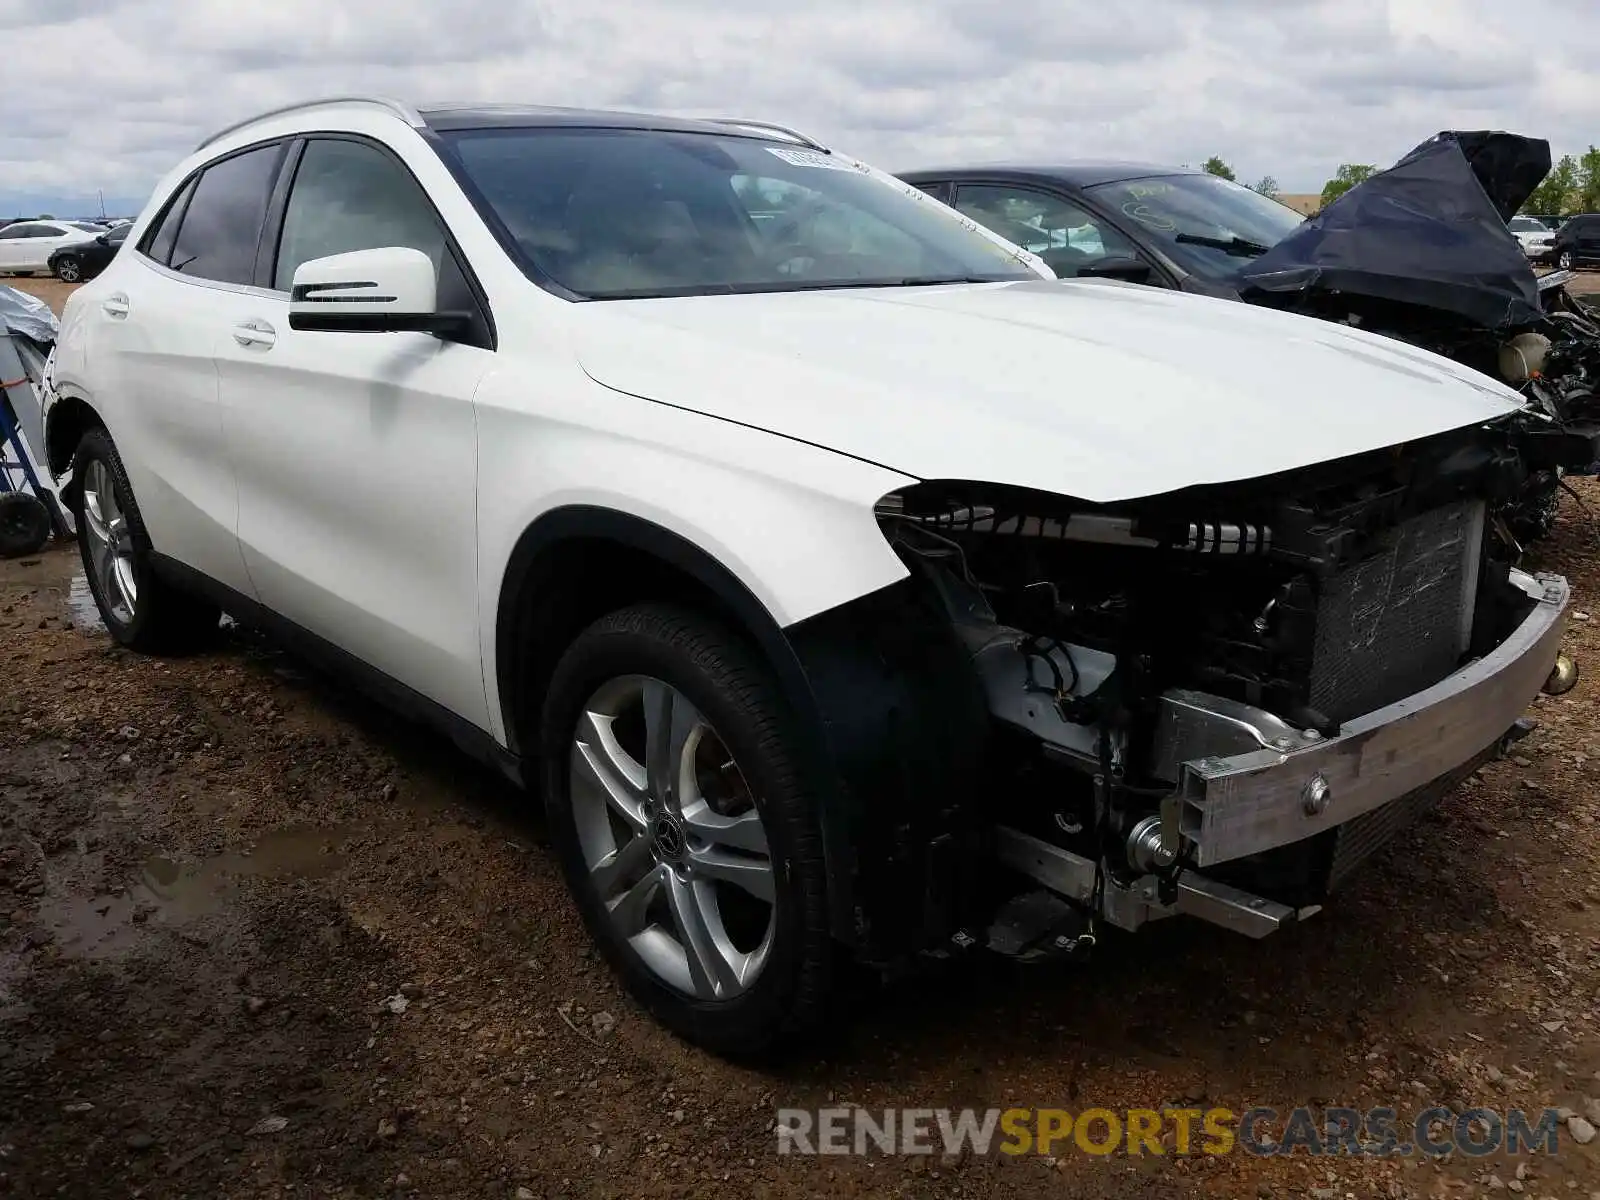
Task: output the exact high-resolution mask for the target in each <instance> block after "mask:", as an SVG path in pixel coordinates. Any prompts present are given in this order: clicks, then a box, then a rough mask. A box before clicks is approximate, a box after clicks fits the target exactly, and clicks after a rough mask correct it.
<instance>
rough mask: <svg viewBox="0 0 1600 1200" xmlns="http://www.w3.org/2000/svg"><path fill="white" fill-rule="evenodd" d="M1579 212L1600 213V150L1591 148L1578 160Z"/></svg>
mask: <svg viewBox="0 0 1600 1200" xmlns="http://www.w3.org/2000/svg"><path fill="white" fill-rule="evenodd" d="M1577 211H1578V212H1586V213H1590V212H1600V150H1596V149H1595V148H1594V147H1593V146H1590V147H1589V148H1588V149H1587V150H1585V151H1584V154H1583V157H1582V158H1580V159H1579V160H1578V208H1577Z"/></svg>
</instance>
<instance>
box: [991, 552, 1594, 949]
mask: <svg viewBox="0 0 1600 1200" xmlns="http://www.w3.org/2000/svg"><path fill="white" fill-rule="evenodd" d="M1514 578H1515V580H1516V582H1517V583H1518V585H1519V586H1520V587H1521V588H1522V589H1523V591H1524V592H1525V594H1527V595H1528V597H1529V599H1530V601H1531V605H1530V607H1529V610H1528V612H1527V614H1526V615H1525V616H1524V617H1523V619H1522V621H1521V623H1520V624H1519V625H1518V626H1517V628H1516V629H1515V630H1514V631H1513V632H1512V634H1511V635H1510V636H1509V637H1507V638H1506V640H1505V641H1504V642H1502V643H1501V644H1500V645H1499V646H1498V647H1496V648H1495V649H1494V650H1493V651H1491V652H1490V653H1489V654H1487V655H1485V656H1484V657H1483V658H1481V659H1478V660H1477V661H1475V662H1473V663H1470V664H1468V665H1467V666H1465V667H1463V668H1461V669H1460V670H1459V671H1457V672H1455V673H1454V674H1453V675H1451V676H1450V677H1449V678H1447V679H1444V680H1442V681H1440V682H1439V683H1438V684H1435V685H1434V686H1433V687H1431V688H1428V689H1426V690H1424V691H1422V692H1419V693H1417V694H1416V695H1413V696H1409V697H1407V698H1406V699H1404V700H1401V701H1399V702H1397V703H1395V704H1391V705H1388V706H1386V707H1384V708H1381V709H1378V710H1376V711H1374V712H1371V713H1368V714H1366V715H1365V716H1363V717H1359V718H1356V719H1353V720H1351V721H1348V722H1346V723H1345V726H1344V728H1343V730H1342V731H1341V732H1340V734H1339V736H1337V737H1331V738H1320V737H1318V736H1317V735H1316V734H1315V733H1307V732H1305V731H1300V730H1295V729H1293V728H1292V727H1290V726H1287V725H1285V724H1284V723H1283V722H1281V721H1279V720H1277V718H1275V717H1272V716H1270V715H1269V714H1267V713H1263V712H1260V711H1259V710H1256V709H1252V708H1249V707H1248V706H1245V705H1241V704H1237V703H1234V702H1230V701H1225V700H1220V699H1218V698H1216V697H1209V696H1204V695H1200V694H1198V693H1177V692H1173V693H1168V694H1167V696H1165V697H1164V698H1163V703H1164V705H1165V706H1166V709H1165V713H1164V717H1163V723H1162V727H1161V730H1160V731H1159V733H1158V736H1157V739H1156V746H1155V755H1156V759H1157V774H1158V775H1159V774H1160V772H1161V770H1162V769H1165V770H1166V771H1168V772H1169V774H1167V776H1166V777H1167V778H1171V779H1173V780H1175V781H1176V783H1177V786H1176V789H1175V791H1174V794H1173V797H1172V798H1171V800H1170V802H1169V803H1168V804H1167V805H1166V806H1165V807H1164V810H1163V820H1164V826H1165V828H1164V830H1163V832H1164V834H1165V835H1166V837H1167V838H1169V839H1170V841H1169V843H1168V844H1169V845H1171V846H1173V847H1176V846H1177V845H1178V844H1179V838H1180V837H1181V839H1182V847H1183V849H1184V851H1185V857H1186V860H1187V861H1188V862H1189V863H1190V864H1192V867H1191V868H1190V869H1187V870H1185V871H1184V872H1182V873H1181V874H1180V875H1179V877H1178V883H1177V887H1176V890H1175V893H1174V894H1173V895H1172V896H1171V902H1170V903H1167V902H1164V901H1163V899H1162V898H1161V895H1160V889H1159V881H1158V880H1157V878H1156V877H1155V876H1154V875H1146V876H1144V877H1142V878H1140V879H1138V880H1136V881H1134V882H1133V883H1131V884H1127V885H1124V884H1121V883H1118V882H1116V881H1115V880H1114V879H1111V878H1109V877H1107V878H1106V879H1105V880H1104V882H1103V888H1102V895H1101V901H1100V905H1099V909H1100V912H1099V915H1100V916H1102V917H1103V918H1104V919H1105V920H1106V921H1108V922H1109V923H1111V924H1112V925H1115V926H1118V927H1120V928H1123V929H1130V930H1131V929H1137V928H1138V927H1139V926H1141V925H1143V924H1145V923H1146V922H1148V921H1151V920H1156V919H1159V918H1162V917H1169V916H1177V915H1188V916H1194V917H1198V918H1200V919H1202V920H1205V921H1207V922H1209V923H1211V924H1214V925H1220V926H1223V927H1225V928H1229V929H1232V930H1234V931H1236V932H1239V933H1243V934H1245V935H1247V936H1249V937H1255V938H1260V937H1265V936H1267V935H1268V934H1271V933H1274V932H1276V931H1277V930H1279V929H1281V928H1283V927H1284V926H1285V925H1288V924H1291V923H1293V922H1295V921H1297V920H1301V919H1304V918H1305V917H1308V916H1310V915H1312V914H1314V913H1315V912H1316V911H1318V909H1319V906H1318V905H1315V904H1311V905H1306V906H1302V907H1298V908H1296V907H1293V906H1291V905H1289V904H1284V903H1280V902H1279V901H1276V900H1272V899H1269V898H1266V897H1263V896H1260V895H1256V894H1254V893H1252V892H1249V891H1246V890H1243V889H1241V888H1239V887H1236V886H1233V885H1232V884H1229V883H1225V882H1223V881H1222V880H1220V879H1217V878H1211V877H1208V876H1207V875H1206V874H1204V873H1203V869H1204V868H1207V867H1222V866H1224V865H1225V864H1233V863H1236V862H1237V861H1238V860H1240V859H1245V858H1249V857H1251V856H1254V855H1262V854H1268V853H1270V852H1272V851H1275V850H1279V849H1281V848H1282V847H1286V846H1291V845H1294V844H1295V843H1299V842H1302V841H1305V840H1306V839H1308V838H1313V837H1316V836H1317V835H1319V834H1322V833H1325V832H1327V831H1330V830H1334V829H1338V831H1339V833H1340V835H1341V836H1340V843H1341V844H1340V845H1339V846H1338V847H1336V848H1335V850H1334V856H1333V860H1332V862H1331V863H1330V864H1329V866H1330V868H1331V874H1332V875H1333V876H1335V877H1339V878H1342V877H1343V876H1344V875H1347V874H1348V873H1349V872H1350V871H1351V870H1353V869H1354V868H1355V867H1356V866H1357V865H1359V863H1360V862H1361V861H1363V860H1365V859H1366V858H1367V857H1368V856H1369V855H1370V854H1371V853H1372V852H1374V851H1375V850H1376V849H1378V848H1379V847H1380V846H1381V845H1383V844H1385V843H1387V841H1388V840H1389V839H1390V838H1391V837H1392V836H1393V835H1394V834H1395V833H1397V832H1399V830H1401V829H1402V828H1404V827H1405V826H1407V825H1408V824H1410V822H1411V821H1412V820H1414V819H1415V818H1416V817H1417V816H1420V815H1421V814H1422V813H1423V812H1425V811H1427V809H1429V808H1430V807H1432V805H1433V804H1434V803H1436V802H1437V800H1438V799H1439V798H1440V797H1441V796H1442V795H1443V794H1444V793H1445V792H1447V791H1448V790H1450V788H1451V787H1452V786H1454V785H1455V784H1457V783H1459V782H1460V780H1461V779H1462V778H1463V777H1464V776H1465V775H1466V774H1468V773H1470V772H1471V770H1472V769H1473V768H1475V767H1476V766H1477V765H1479V763H1481V762H1482V761H1483V760H1484V759H1485V758H1487V757H1489V756H1491V755H1493V754H1494V753H1495V752H1496V751H1497V750H1498V749H1499V748H1500V747H1501V746H1502V745H1503V744H1504V743H1505V742H1506V741H1507V740H1508V739H1509V738H1514V737H1516V736H1517V735H1518V734H1519V733H1520V732H1522V731H1523V730H1524V729H1525V722H1523V721H1522V719H1521V718H1522V714H1523V711H1524V710H1525V709H1526V708H1527V706H1528V704H1529V702H1530V701H1531V700H1532V699H1533V698H1534V697H1535V696H1536V695H1538V693H1539V692H1540V690H1541V689H1542V688H1543V687H1544V686H1545V685H1546V683H1547V681H1549V680H1550V679H1551V677H1552V674H1551V673H1552V668H1553V667H1554V666H1555V664H1556V660H1557V655H1558V652H1559V649H1560V643H1561V637H1562V634H1563V632H1564V631H1565V626H1566V612H1567V607H1568V604H1569V602H1570V596H1571V592H1570V588H1569V587H1568V585H1567V582H1566V580H1565V579H1563V578H1561V577H1559V576H1554V575H1543V576H1538V577H1534V576H1529V575H1523V574H1521V573H1516V575H1515V576H1514ZM1196 744H1200V745H1204V746H1206V747H1207V748H1208V749H1209V750H1210V751H1211V753H1210V754H1209V755H1206V756H1203V757H1192V758H1191V757H1188V756H1187V755H1186V754H1185V753H1184V750H1185V748H1186V747H1188V746H1194V745H1196ZM1163 756H1165V758H1164V760H1163ZM1163 763H1164V766H1163ZM995 853H996V857H997V858H998V859H999V861H1000V862H1001V864H1002V865H1004V866H1006V867H1009V868H1011V869H1012V870H1014V871H1017V872H1019V873H1020V874H1022V875H1024V876H1026V877H1028V878H1029V879H1032V880H1033V881H1034V882H1036V883H1038V884H1042V885H1043V886H1044V887H1046V888H1048V889H1050V890H1051V891H1052V892H1055V893H1056V894H1058V895H1060V896H1062V897H1064V898H1066V899H1067V900H1069V901H1072V902H1074V903H1077V904H1079V905H1083V906H1086V907H1087V906H1092V905H1093V903H1094V895H1095V883H1096V864H1095V863H1094V862H1093V861H1092V860H1091V859H1088V858H1085V857H1083V856H1081V855H1078V854H1074V853H1072V852H1071V851H1068V850H1065V849H1063V848H1061V847H1060V846H1056V845H1054V844H1052V843H1049V842H1046V841H1043V840H1041V839H1039V838H1037V837H1033V836H1032V835H1030V834H1027V833H1024V832H1022V831H1020V830H1016V829H1011V828H1007V827H1000V828H998V829H997V830H996V831H995ZM1332 881H1336V880H1330V882H1332Z"/></svg>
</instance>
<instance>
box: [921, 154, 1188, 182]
mask: <svg viewBox="0 0 1600 1200" xmlns="http://www.w3.org/2000/svg"><path fill="white" fill-rule="evenodd" d="M895 174H896V175H898V176H899V177H900V178H901V179H904V180H906V181H907V182H927V181H929V180H935V179H955V180H961V179H979V178H983V179H1011V180H1024V179H1026V180H1032V181H1034V182H1039V183H1064V184H1066V185H1067V186H1068V187H1079V188H1084V187H1094V186H1095V185H1096V184H1100V183H1116V182H1117V181H1118V180H1122V179H1143V178H1145V177H1147V176H1150V175H1198V174H1200V172H1198V171H1193V170H1190V169H1188V168H1186V167H1164V166H1161V165H1160V164H1158V163H1141V162H1118V161H1115V160H1110V159H1090V158H1085V159H1068V160H1067V161H1065V162H1058V163H1054V164H1038V163H1015V162H1009V163H983V164H975V165H968V166H963V167H945V168H941V169H932V168H927V169H925V168H921V167H919V168H917V169H916V170H915V171H896V172H895Z"/></svg>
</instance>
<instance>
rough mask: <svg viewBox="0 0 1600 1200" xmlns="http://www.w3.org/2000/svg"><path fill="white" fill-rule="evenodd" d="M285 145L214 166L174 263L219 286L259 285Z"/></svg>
mask: <svg viewBox="0 0 1600 1200" xmlns="http://www.w3.org/2000/svg"><path fill="white" fill-rule="evenodd" d="M282 151H283V147H282V146H281V145H272V146H260V147H258V148H256V149H254V150H247V151H245V152H244V153H243V154H235V155H234V156H232V157H231V158H225V159H223V160H222V161H221V162H219V163H216V164H214V165H212V166H209V167H207V168H206V169H205V171H204V172H203V173H202V174H201V176H200V179H199V181H198V182H197V183H196V184H195V187H194V195H193V196H192V197H191V198H190V200H189V206H188V208H187V209H186V210H185V211H184V214H183V223H182V225H180V226H179V228H178V237H177V241H176V242H175V243H174V245H173V249H172V258H171V261H170V262H169V263H168V265H169V266H170V267H171V268H172V269H173V270H174V271H181V272H182V273H183V274H185V275H193V276H195V277H196V278H198V279H213V280H216V281H217V282H219V283H253V282H254V281H255V267H256V247H257V245H258V243H259V242H260V240H261V227H262V224H263V223H264V222H265V220H266V215H267V200H268V198H269V196H270V195H271V193H272V183H273V180H274V178H275V177H276V175H277V170H278V161H279V159H280V157H281V155H282Z"/></svg>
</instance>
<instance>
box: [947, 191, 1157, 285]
mask: <svg viewBox="0 0 1600 1200" xmlns="http://www.w3.org/2000/svg"><path fill="white" fill-rule="evenodd" d="M955 207H956V209H957V210H958V211H960V212H961V213H962V214H964V215H965V216H968V217H971V218H972V219H973V220H974V221H976V222H978V224H980V225H982V226H984V227H985V228H987V229H990V230H993V231H994V232H995V233H998V234H999V235H1000V236H1001V237H1003V238H1005V239H1006V240H1007V241H1011V242H1015V243H1016V244H1017V245H1019V246H1021V247H1022V248H1023V249H1024V250H1031V251H1032V252H1033V253H1034V254H1037V255H1038V256H1039V257H1040V258H1042V259H1044V261H1045V263H1046V264H1047V265H1048V266H1049V267H1050V269H1051V270H1052V271H1054V272H1055V273H1056V274H1057V275H1058V276H1060V277H1061V278H1063V279H1070V278H1072V277H1073V276H1076V275H1080V274H1083V273H1084V272H1085V271H1086V270H1088V271H1092V270H1093V268H1095V267H1097V266H1099V265H1101V264H1105V263H1109V262H1110V261H1111V260H1113V259H1115V260H1119V261H1127V260H1129V259H1134V260H1138V261H1148V260H1146V259H1145V256H1144V255H1142V254H1140V253H1139V248H1138V247H1137V246H1135V245H1134V244H1133V242H1132V241H1131V240H1129V239H1128V238H1127V237H1126V236H1124V235H1123V233H1122V232H1121V231H1120V230H1119V229H1117V228H1116V227H1115V226H1113V225H1112V224H1111V223H1110V222H1108V221H1105V220H1102V219H1101V218H1099V217H1097V216H1095V215H1094V214H1093V213H1091V212H1090V211H1089V210H1088V209H1086V208H1084V207H1082V206H1081V205H1078V204H1074V203H1073V202H1072V201H1071V200H1068V199H1066V198H1065V197H1064V196H1059V195H1056V194H1055V193H1054V192H1046V191H1041V190H1040V189H1038V188H1031V187H1022V186H1018V185H1016V184H991V183H960V184H957V185H956V196H955ZM1149 280H1150V281H1151V282H1161V277H1160V276H1159V275H1158V274H1157V273H1156V272H1154V271H1152V272H1151V273H1150V275H1149Z"/></svg>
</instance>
